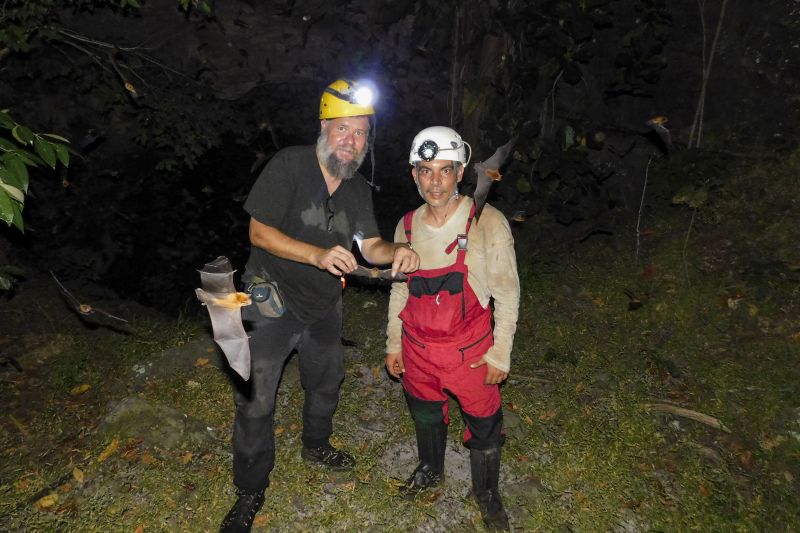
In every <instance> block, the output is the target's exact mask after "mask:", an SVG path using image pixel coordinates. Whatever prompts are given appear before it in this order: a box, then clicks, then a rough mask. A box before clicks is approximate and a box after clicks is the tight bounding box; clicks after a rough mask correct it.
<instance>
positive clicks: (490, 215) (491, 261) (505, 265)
mask: <svg viewBox="0 0 800 533" xmlns="http://www.w3.org/2000/svg"><path fill="white" fill-rule="evenodd" d="M468 146H469V145H468V144H467V143H465V142H464V141H463V140H462V139H461V136H460V135H459V134H458V133H456V132H455V131H453V130H452V129H450V128H446V127H441V126H436V127H432V128H426V129H424V130H422V131H421V132H420V133H419V134H417V136H416V137H415V138H414V142H413V144H412V147H411V155H410V158H409V162H410V163H411V165H412V166H413V170H412V177H413V178H414V181H415V183H416V185H417V190H418V191H419V194H420V196H422V198H423V199H424V200H425V204H423V205H422V206H421V207H420V208H419V209H417V210H415V211H412V212H410V213H407V214H406V215H405V217H403V219H402V220H401V221H400V223H399V224H398V226H397V230H396V231H395V242H408V243H409V244H410V245H411V246H412V247H413V249H414V251H416V252H417V254H418V255H419V257H420V269H419V270H417V271H416V272H414V273H413V274H410V275H409V280H408V284H407V285H404V284H400V283H395V284H394V286H393V288H392V295H391V299H390V303H389V324H388V327H387V335H388V340H387V350H386V351H387V356H386V367H387V370H388V371H389V373H390V374H391V375H393V376H394V377H396V378H400V377H401V376H402V382H403V391H404V393H405V397H406V400H407V403H408V407H409V410H410V412H411V416H412V418H413V419H414V426H415V429H416V436H417V451H418V453H419V460H420V463H419V465H418V466H417V468H416V469H415V470H414V472H413V474H412V475H411V477H410V478H409V479H408V481H407V482H406V484H405V486H404V487H403V488H402V489H401V493H402V494H403V495H404V496H407V497H413V496H415V495H417V494H419V493H420V492H421V491H423V490H425V489H427V488H429V487H432V486H434V485H437V484H438V483H439V482H440V481H441V480H442V479H443V477H444V453H445V444H446V440H447V423H448V421H449V418H448V394H450V395H452V396H453V397H455V398H456V400H457V401H458V403H459V407H460V408H461V414H462V416H463V417H464V422H465V425H466V431H465V434H464V444H465V445H466V446H467V447H468V448H469V449H470V466H471V470H472V489H473V494H474V496H475V499H476V501H477V503H478V507H479V508H480V511H481V515H482V517H483V520H484V522H485V524H486V526H487V527H488V528H489V529H490V530H495V531H505V530H508V527H509V525H508V516H507V515H506V512H505V510H504V508H503V504H502V500H501V498H500V494H499V491H498V478H499V474H500V447H501V446H502V444H503V441H504V436H503V432H502V422H503V412H502V408H501V400H500V390H499V387H498V385H499V384H500V383H501V382H503V380H505V379H506V377H507V376H508V371H509V367H510V359H511V345H512V342H513V338H514V332H515V330H516V322H517V313H518V307H519V277H518V275H517V267H516V258H515V254H514V241H513V238H512V236H511V230H510V228H509V226H508V222H507V221H506V219H505V216H503V214H502V213H500V212H499V211H498V210H497V209H494V208H493V207H491V206H489V205H487V206H485V209H484V210H483V213H482V215H481V217H480V221H477V220H475V204H474V202H473V200H472V199H471V198H468V197H463V196H461V195H460V194H459V193H458V183H459V182H460V181H461V179H462V178H463V175H464V168H465V167H466V165H467V163H468V159H467V152H466V148H467V147H468ZM490 302H491V303H492V304H493V306H492V307H493V308H494V316H493V313H492V307H490ZM493 318H494V327H492V319H493Z"/></svg>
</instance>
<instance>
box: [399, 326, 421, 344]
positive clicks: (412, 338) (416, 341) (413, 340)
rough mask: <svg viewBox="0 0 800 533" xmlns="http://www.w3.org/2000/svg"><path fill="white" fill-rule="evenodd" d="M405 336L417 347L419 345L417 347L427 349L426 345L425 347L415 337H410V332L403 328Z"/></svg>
mask: <svg viewBox="0 0 800 533" xmlns="http://www.w3.org/2000/svg"><path fill="white" fill-rule="evenodd" d="M403 335H405V336H406V337H408V340H409V341H411V342H412V343H413V344H416V345H417V346H419V347H420V348H424V347H425V345H424V344H423V343H421V342H420V341H418V340H417V339H415V338H414V337H412V336H411V335H409V334H408V331H406V329H405V328H403Z"/></svg>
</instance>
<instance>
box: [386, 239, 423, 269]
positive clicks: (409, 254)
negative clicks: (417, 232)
mask: <svg viewBox="0 0 800 533" xmlns="http://www.w3.org/2000/svg"><path fill="white" fill-rule="evenodd" d="M418 268H419V255H417V252H415V251H414V250H412V249H411V245H410V244H408V243H395V244H394V253H393V254H392V277H395V275H397V273H398V272H404V273H409V272H414V271H415V270H417V269H418Z"/></svg>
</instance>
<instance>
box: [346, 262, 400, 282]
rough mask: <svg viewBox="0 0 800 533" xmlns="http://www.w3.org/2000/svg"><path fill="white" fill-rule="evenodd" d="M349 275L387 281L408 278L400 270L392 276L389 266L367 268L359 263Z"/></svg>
mask: <svg viewBox="0 0 800 533" xmlns="http://www.w3.org/2000/svg"><path fill="white" fill-rule="evenodd" d="M349 275H350V276H358V277H361V278H369V279H388V280H389V281H406V280H407V279H408V276H406V275H405V274H403V273H402V272H398V273H397V274H396V275H395V276H394V277H392V270H391V269H389V268H387V269H384V270H380V269H378V268H367V267H364V266H361V265H358V266H357V267H356V269H355V270H353V271H352V272H350V273H349Z"/></svg>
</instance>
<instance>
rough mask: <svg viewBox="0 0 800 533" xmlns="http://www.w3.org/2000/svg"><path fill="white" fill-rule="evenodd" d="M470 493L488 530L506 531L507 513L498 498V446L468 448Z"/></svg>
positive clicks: (507, 526)
mask: <svg viewBox="0 0 800 533" xmlns="http://www.w3.org/2000/svg"><path fill="white" fill-rule="evenodd" d="M469 464H470V468H471V470H472V494H473V495H474V496H475V501H476V502H477V503H478V508H479V509H480V511H481V518H483V523H484V524H485V525H486V529H488V530H489V531H508V530H509V525H508V515H507V514H506V510H505V509H504V508H503V501H502V500H501V499H500V491H499V490H498V489H497V482H498V480H499V478H500V448H491V449H489V450H470V451H469Z"/></svg>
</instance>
